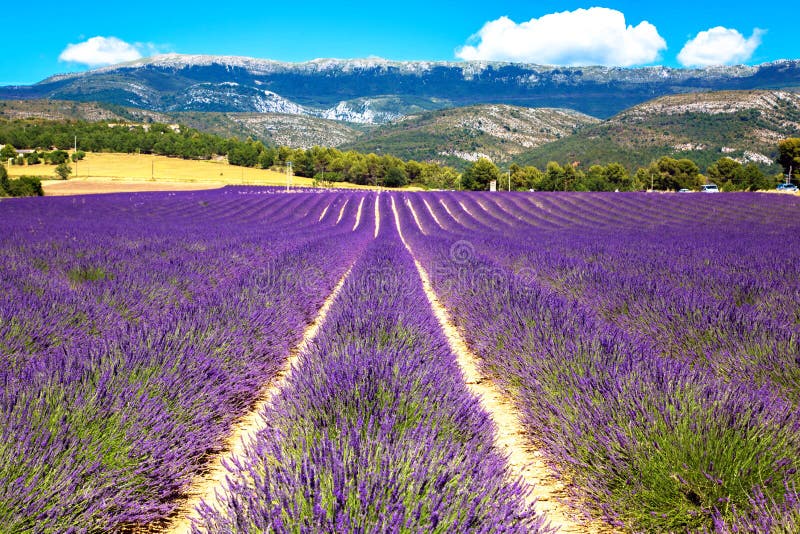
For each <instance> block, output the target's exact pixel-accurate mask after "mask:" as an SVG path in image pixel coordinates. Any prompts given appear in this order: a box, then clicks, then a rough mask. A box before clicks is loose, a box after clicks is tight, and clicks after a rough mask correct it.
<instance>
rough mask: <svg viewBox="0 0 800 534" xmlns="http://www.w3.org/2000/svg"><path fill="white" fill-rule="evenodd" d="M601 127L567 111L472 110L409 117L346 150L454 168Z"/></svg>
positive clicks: (511, 155) (506, 157) (499, 160)
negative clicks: (583, 129)
mask: <svg viewBox="0 0 800 534" xmlns="http://www.w3.org/2000/svg"><path fill="white" fill-rule="evenodd" d="M598 122H599V121H598V119H595V118H594V117H590V116H588V115H584V114H582V113H578V112H576V111H572V110H567V109H552V108H523V107H517V106H507V105H481V106H469V107H463V108H452V109H444V110H438V111H431V112H427V113H422V114H419V115H412V116H409V117H405V118H403V119H399V120H397V121H395V122H392V123H390V124H387V125H384V126H381V127H378V128H376V129H374V130H371V131H369V132H367V133H366V134H364V135H363V136H362V137H361V138H359V139H358V140H357V141H355V142H353V143H349V144H345V145H343V146H342V148H344V149H353V150H358V151H359V152H374V153H382V154H393V155H395V156H397V157H400V158H402V159H415V160H418V161H438V162H442V163H447V164H449V165H454V166H456V167H463V166H464V165H465V164H467V163H468V162H469V161H474V160H475V159H477V158H478V157H487V158H489V159H491V160H492V161H495V162H497V163H503V162H509V161H511V160H513V159H516V158H515V156H516V155H517V154H520V153H523V152H525V151H527V150H530V149H532V148H534V147H538V146H541V145H544V144H546V143H550V142H552V141H555V140H557V139H560V138H564V137H567V136H570V135H572V134H573V133H575V132H577V131H579V130H580V129H582V128H584V127H586V126H587V125H592V124H596V123H598Z"/></svg>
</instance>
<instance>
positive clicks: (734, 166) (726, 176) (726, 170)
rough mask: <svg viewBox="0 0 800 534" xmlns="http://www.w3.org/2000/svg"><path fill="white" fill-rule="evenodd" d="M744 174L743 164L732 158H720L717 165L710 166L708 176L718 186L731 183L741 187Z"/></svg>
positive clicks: (707, 171)
mask: <svg viewBox="0 0 800 534" xmlns="http://www.w3.org/2000/svg"><path fill="white" fill-rule="evenodd" d="M741 172H742V164H741V163H739V162H738V161H736V160H735V159H731V158H720V159H718V160H717V162H716V163H712V164H711V165H709V166H708V169H707V170H706V174H707V175H708V178H709V179H710V180H711V181H712V182H714V183H715V184H717V185H722V184H724V183H725V182H730V183H731V184H733V185H739V182H740V177H741Z"/></svg>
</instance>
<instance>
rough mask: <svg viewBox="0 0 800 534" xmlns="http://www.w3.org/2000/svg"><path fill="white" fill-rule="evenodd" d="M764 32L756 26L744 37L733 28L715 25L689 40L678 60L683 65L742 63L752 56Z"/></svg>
mask: <svg viewBox="0 0 800 534" xmlns="http://www.w3.org/2000/svg"><path fill="white" fill-rule="evenodd" d="M764 33H765V32H764V30H759V29H758V28H756V29H755V30H753V35H751V36H750V38H749V39H745V38H744V36H743V35H742V34H741V33H739V32H738V31H736V30H734V29H730V28H723V27H722V26H717V27H716V28H711V29H709V30H706V31H702V32H700V33H698V34H697V35H696V36H695V37H694V39H691V40H689V41H688V42H687V43H686V44H685V45H684V46H683V49H682V50H681V51H680V53H679V54H678V61H680V62H681V64H682V65H684V66H685V67H706V66H710V65H731V64H734V63H743V62H745V61H747V60H748V59H750V58H751V57H752V56H753V52H755V50H756V48H758V46H759V45H760V44H761V36H762V35H764Z"/></svg>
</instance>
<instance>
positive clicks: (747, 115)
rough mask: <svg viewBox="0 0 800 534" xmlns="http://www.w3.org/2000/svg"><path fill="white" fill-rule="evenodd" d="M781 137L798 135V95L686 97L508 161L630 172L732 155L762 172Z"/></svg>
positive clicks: (631, 112)
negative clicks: (667, 159) (667, 160)
mask: <svg viewBox="0 0 800 534" xmlns="http://www.w3.org/2000/svg"><path fill="white" fill-rule="evenodd" d="M787 137H800V93H796V92H790V91H719V92H709V93H693V94H683V95H672V96H666V97H661V98H658V99H655V100H652V101H650V102H646V103H644V104H640V105H638V106H634V107H633V108H630V109H628V110H625V111H623V112H622V113H620V114H618V115H616V116H615V117H613V118H611V119H609V120H607V121H603V122H602V123H599V124H596V125H594V126H589V127H587V128H584V129H583V130H581V131H578V132H577V133H576V134H575V135H572V136H569V137H564V138H562V139H558V140H556V141H554V142H552V143H549V144H546V145H543V146H540V147H537V148H534V149H532V150H530V151H528V152H525V153H523V154H520V155H518V156H517V157H516V158H515V160H516V161H518V162H520V163H521V164H525V165H536V166H540V167H544V166H545V165H546V164H547V162H549V161H559V162H566V161H569V162H572V161H578V162H580V165H581V166H583V167H587V168H588V167H589V166H591V165H593V164H606V163H607V162H609V161H615V162H619V163H622V164H623V165H625V166H626V167H628V168H634V167H636V166H640V165H644V164H647V162H649V161H652V160H655V159H658V158H659V157H661V156H671V157H675V158H687V159H691V160H692V161H694V162H695V163H697V164H698V165H699V166H700V168H701V169H705V168H706V167H708V165H710V164H712V163H713V162H715V161H717V160H718V159H719V158H721V157H731V158H734V159H737V160H739V161H741V162H743V163H747V162H752V163H756V164H758V165H759V166H762V168H764V170H765V171H766V170H767V168H766V167H769V166H770V165H771V164H772V161H773V160H774V159H775V157H776V156H777V148H778V143H779V141H780V140H781V139H785V138H787Z"/></svg>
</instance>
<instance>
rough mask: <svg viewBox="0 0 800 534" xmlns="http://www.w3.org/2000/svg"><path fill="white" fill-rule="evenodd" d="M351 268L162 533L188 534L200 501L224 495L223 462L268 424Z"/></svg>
mask: <svg viewBox="0 0 800 534" xmlns="http://www.w3.org/2000/svg"><path fill="white" fill-rule="evenodd" d="M352 268H353V267H352V265H351V266H350V267H349V268H348V269H347V271H346V272H345V273H344V274H343V275H342V277H341V278H340V279H339V281H338V282H337V283H336V286H335V287H334V288H333V291H332V292H331V294H330V295H328V297H327V298H326V299H325V302H324V303H323V304H322V307H321V308H320V309H319V311H318V312H317V315H316V316H315V317H314V320H313V321H312V322H311V323H310V324H309V325H308V326H307V327H306V329H305V330H304V331H303V338H302V340H301V341H300V343H299V344H298V345H297V346H296V347H294V348H293V349H292V350H291V351H290V352H289V357H288V358H287V359H286V362H285V363H284V365H283V367H282V368H281V370H280V371H278V373H277V374H276V375H275V376H274V377H273V378H272V380H270V382H269V383H268V384H267V385H265V386H264V388H263V389H262V390H261V391H260V392H259V395H258V397H257V401H256V404H255V406H254V407H253V409H252V410H251V411H250V412H248V413H247V414H246V415H244V416H243V417H242V418H241V420H240V421H239V422H238V423H236V424H235V425H234V427H233V429H232V430H231V433H230V434H229V436H228V438H227V439H226V440H225V444H224V449H223V452H222V453H220V454H219V455H218V456H217V457H216V458H215V459H214V460H212V461H211V462H210V463H209V466H208V469H209V470H208V472H207V473H206V474H204V475H201V476H199V477H197V478H196V479H195V481H194V482H193V483H192V486H191V488H190V489H189V490H188V491H187V493H188V495H189V499H188V500H187V501H186V503H184V505H183V506H181V507H180V508H179V509H178V512H177V515H176V517H175V519H173V520H172V522H171V523H170V524H168V525H167V526H166V528H165V529H164V532H168V533H170V534H184V533H188V532H191V529H192V518H193V517H194V518H198V516H197V515H196V512H195V509H196V508H197V506H198V505H199V504H200V501H204V502H205V503H206V504H209V505H212V506H213V505H215V504H217V503H218V502H219V501H218V499H217V493H219V494H224V492H225V477H226V475H227V474H228V470H227V469H226V468H225V467H224V465H223V461H224V462H226V463H231V461H232V460H233V459H234V458H238V457H242V456H244V452H245V444H248V443H251V442H252V441H253V439H254V438H255V436H256V434H257V433H258V432H259V431H260V430H262V429H264V428H265V427H266V425H267V421H266V420H265V419H264V418H263V417H262V411H263V410H264V409H265V408H266V407H267V406H268V405H269V404H270V402H271V401H272V399H273V398H274V397H275V395H277V394H278V392H280V390H281V388H283V387H284V385H285V384H286V381H287V380H288V379H289V376H290V375H291V373H292V370H293V369H294V367H295V365H296V363H297V362H298V359H299V358H300V355H301V354H302V353H303V352H305V351H306V350H307V349H308V346H309V344H310V343H311V341H312V340H313V339H314V338H315V337H316V336H317V333H318V332H319V329H320V327H321V326H322V324H323V323H324V322H325V318H326V317H327V315H328V312H329V311H330V308H331V306H332V305H333V302H334V301H335V300H336V297H337V296H338V295H339V292H340V291H341V289H342V286H344V283H345V281H346V280H347V277H348V276H349V275H350V271H351V270H352Z"/></svg>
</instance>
